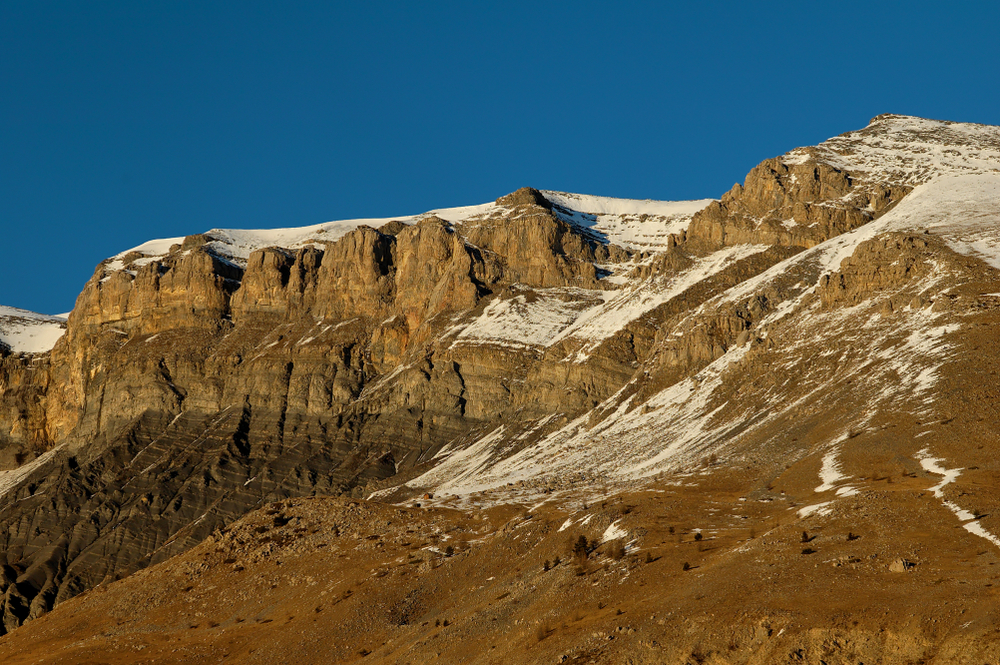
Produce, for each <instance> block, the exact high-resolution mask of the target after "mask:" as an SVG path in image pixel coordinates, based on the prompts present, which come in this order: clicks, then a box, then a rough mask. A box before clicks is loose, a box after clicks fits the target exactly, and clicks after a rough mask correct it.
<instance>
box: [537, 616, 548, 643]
mask: <svg viewBox="0 0 1000 665" xmlns="http://www.w3.org/2000/svg"><path fill="white" fill-rule="evenodd" d="M550 632H552V631H551V629H550V628H549V624H548V622H547V621H543V622H542V623H540V624H538V627H537V628H536V629H535V639H537V640H538V641H539V642H541V641H542V640H544V639H545V638H546V637H548V636H549V633H550Z"/></svg>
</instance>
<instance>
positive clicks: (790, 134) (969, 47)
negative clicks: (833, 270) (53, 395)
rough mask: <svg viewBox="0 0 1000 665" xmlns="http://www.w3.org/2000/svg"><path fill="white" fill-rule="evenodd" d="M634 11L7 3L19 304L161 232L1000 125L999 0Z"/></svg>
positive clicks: (666, 187)
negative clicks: (885, 125)
mask: <svg viewBox="0 0 1000 665" xmlns="http://www.w3.org/2000/svg"><path fill="white" fill-rule="evenodd" d="M620 5H621V3H588V2H581V1H577V2H565V3H556V2H551V3H545V2H538V3H533V2H518V1H510V2H504V3H469V2H434V3H401V2H377V1H369V2H364V3H346V2H341V3H338V2H315V3H310V2H296V3H276V2H268V3H257V2H251V1H241V2H231V3H223V2H206V1H204V0H202V1H199V2H180V1H174V2H163V3H153V2H138V3H137V2H100V3H89V2H87V3H84V2H54V1H53V2H36V1H34V0H31V1H26V2H21V1H19V0H4V1H3V2H2V3H0V234H2V235H0V304H5V305H12V306H16V307H23V308H27V309H33V310H36V311H42V312H49V313H56V312H63V311H67V310H69V309H71V308H72V306H73V301H74V300H75V298H76V295H77V293H78V292H79V291H80V289H81V287H82V286H83V284H84V282H85V281H86V280H87V279H88V278H89V276H90V275H91V274H92V272H93V270H94V267H95V266H96V265H97V264H98V263H99V262H100V261H101V260H102V259H103V258H105V257H107V256H110V255H112V254H115V253H117V252H119V251H121V250H123V249H127V248H129V247H132V246H134V245H137V244H140V243H142V242H144V241H145V240H148V239H150V238H156V237H169V236H180V235H186V234H191V233H198V232H202V231H206V230H208V229H210V228H213V227H221V228H226V227H229V228H267V227H280V226H302V225H307V224H315V223H319V222H323V221H328V220H331V219H344V218H353V217H384V216H392V215H403V214H411V213H417V212H422V211H425V210H429V209H431V208H436V207H445V206H457V205H467V204H474V203H482V202H485V201H489V200H492V199H495V198H496V197H498V196H501V195H503V194H505V193H507V192H510V191H512V190H514V189H516V188H518V187H521V186H524V185H531V186H534V187H538V188H542V189H557V190H564V191H574V192H584V193H590V194H602V195H609V196H620V197H630V198H653V199H667V200H677V199H694V198H703V197H717V196H719V195H720V194H721V193H722V192H723V191H725V190H726V189H728V188H729V187H730V186H731V185H732V184H733V183H734V182H737V181H742V180H743V177H744V175H745V174H746V172H747V171H748V170H749V169H750V168H752V167H753V166H754V165H755V164H757V163H758V162H760V161H761V160H763V159H765V158H768V157H772V156H774V155H778V154H781V153H783V152H785V151H787V150H789V149H791V148H794V147H796V146H799V145H809V144H814V143H817V142H819V141H821V140H823V139H825V138H828V137H829V136H832V135H835V134H839V133H842V132H845V131H849V130H851V129H857V128H859V127H862V126H864V125H865V124H866V123H867V122H868V120H869V119H870V118H871V117H872V116H875V115H877V114H879V113H885V112H895V113H905V114H912V115H920V116H924V117H931V118H939V119H948V120H961V121H969V122H980V123H987V124H1000V91H998V88H1000V86H998V85H997V72H998V71H1000V39H997V35H996V26H997V25H1000V8H998V6H997V3H987V2H981V3H963V4H961V5H959V4H956V3H951V4H949V5H945V6H944V9H941V7H942V4H941V3H930V2H923V3H922V2H905V3H904V2H883V3H861V2H840V3H836V4H830V3H729V2H725V3H723V2H705V1H703V2H698V3H693V2H687V3H676V4H675V3H669V2H650V3H625V6H620ZM800 5H801V6H800ZM874 5H878V6H877V7H874Z"/></svg>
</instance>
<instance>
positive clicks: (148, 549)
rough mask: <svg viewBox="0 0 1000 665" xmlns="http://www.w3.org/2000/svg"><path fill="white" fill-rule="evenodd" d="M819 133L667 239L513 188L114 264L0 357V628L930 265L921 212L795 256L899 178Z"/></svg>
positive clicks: (540, 429)
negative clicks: (883, 231)
mask: <svg viewBox="0 0 1000 665" xmlns="http://www.w3.org/2000/svg"><path fill="white" fill-rule="evenodd" d="M880 140H881V139H880ZM831 154H832V153H830V151H829V150H828V149H826V148H824V149H823V150H819V149H806V150H804V151H798V152H797V153H795V154H790V155H786V156H784V157H781V158H776V159H769V160H766V161H765V162H762V163H761V164H760V165H759V166H758V167H756V168H755V169H754V170H753V171H751V173H750V174H748V175H747V177H746V180H745V182H744V184H743V185H741V186H740V185H738V186H736V187H734V188H733V189H732V190H731V191H730V192H728V193H726V194H725V195H723V196H722V198H721V200H720V201H718V202H716V203H713V204H711V205H709V206H708V207H707V208H705V209H703V210H701V211H700V212H698V213H693V212H692V213H689V216H688V217H687V218H685V219H690V224H689V225H688V226H686V228H681V227H683V226H685V224H679V225H675V226H668V225H667V223H666V222H664V224H663V228H662V229H659V230H654V231H653V232H651V231H649V230H648V229H647V230H646V231H644V233H646V235H644V236H643V237H644V238H650V237H656V238H659V241H660V242H661V245H660V246H658V247H657V249H656V251H655V252H648V251H643V250H639V249H636V245H630V246H626V245H629V243H628V242H626V241H622V242H621V243H620V244H615V243H613V242H611V241H609V239H608V238H609V236H608V235H607V233H606V232H605V231H602V230H601V227H600V226H599V224H600V218H601V217H602V215H610V214H612V213H609V212H607V211H608V210H612V211H614V210H619V209H623V210H626V211H627V213H628V215H632V216H634V217H635V218H636V219H638V220H639V222H637V223H640V222H641V223H642V224H647V225H649V221H648V220H649V216H648V215H646V213H642V214H639V213H636V212H635V210H636V209H641V210H644V209H645V208H642V207H641V205H640V204H642V203H643V202H627V204H623V203H622V202H621V201H617V200H605V201H603V202H601V203H600V204H599V205H597V207H595V208H594V209H593V210H590V209H588V210H580V211H576V212H575V213H574V214H576V215H577V216H576V217H574V216H573V215H569V214H567V211H566V210H562V209H560V208H559V206H554V205H553V204H552V203H550V202H549V201H548V200H547V199H546V198H545V195H543V194H542V193H541V192H539V191H537V190H532V189H530V188H525V189H522V190H518V191H517V192H514V193H512V194H510V195H508V196H504V197H501V198H500V199H498V200H497V201H496V202H495V203H493V204H488V205H485V206H479V207H475V208H476V210H475V211H473V212H471V213H470V212H463V213H461V215H458V216H456V215H457V213H455V214H452V216H451V218H448V217H449V213H448V212H447V211H437V212H436V213H434V214H428V215H424V216H420V217H418V218H412V219H407V220H406V221H405V223H404V222H402V221H390V222H388V223H386V224H384V225H382V226H380V228H371V227H367V226H359V227H352V228H351V229H349V230H346V231H344V232H343V233H342V234H340V236H339V237H337V238H336V239H335V240H324V239H323V236H322V235H319V234H317V235H316V237H315V238H313V237H310V238H309V239H308V241H301V242H297V243H294V244H290V245H289V246H287V247H274V246H272V247H265V246H261V245H256V246H254V249H253V251H247V252H245V253H242V254H241V253H239V252H237V251H236V250H235V249H233V247H235V244H230V245H227V244H226V242H224V238H223V237H222V234H221V233H216V235H212V233H209V234H202V235H197V236H190V237H188V238H186V239H185V240H184V241H183V242H181V243H178V244H177V245H175V246H173V247H171V248H170V250H169V251H168V252H166V253H164V254H162V255H157V256H149V255H144V254H141V253H138V252H135V253H130V254H126V255H123V256H119V257H116V258H115V259H112V260H109V261H108V262H105V263H104V264H102V265H101V266H99V267H98V269H97V271H96V272H95V275H94V276H93V278H92V279H91V280H90V281H89V282H88V283H87V284H86V286H85V287H84V289H83V292H82V293H81V294H80V296H79V298H78V300H77V304H76V308H75V309H74V311H73V313H72V315H71V317H70V319H69V324H68V330H67V333H66V335H65V336H64V337H63V338H62V339H61V340H60V341H59V342H58V343H57V344H56V346H55V347H54V348H53V349H52V351H51V352H50V353H49V354H48V355H43V356H37V357H30V356H29V357H23V356H14V355H9V356H7V357H4V358H0V424H2V427H0V436H2V438H0V466H2V467H3V468H7V469H12V468H16V473H17V476H16V482H14V481H12V482H11V483H10V486H9V488H7V489H6V490H5V491H4V492H3V493H0V552H2V553H4V554H3V556H5V557H6V559H5V561H6V564H7V565H6V567H4V568H3V575H2V579H0V593H2V594H3V596H2V600H0V611H2V622H3V625H4V627H5V629H6V630H11V629H13V628H14V627H16V626H18V625H19V624H20V623H22V622H24V621H26V620H28V619H30V618H33V617H36V616H38V615H39V614H40V613H43V612H45V611H47V610H48V609H50V608H51V607H52V606H53V604H54V603H56V602H58V601H60V600H63V599H65V598H68V597H71V596H73V595H75V594H77V593H79V592H81V591H83V590H85V589H88V588H92V587H93V586H94V585H96V584H98V583H101V582H102V581H105V580H110V579H113V578H115V577H117V576H119V575H123V574H127V573H129V572H131V571H134V570H137V569H139V568H142V567H145V566H148V565H149V564H150V563H155V562H158V561H162V560H164V559H165V558H167V557H169V556H171V555H172V554H175V553H177V552H181V551H183V550H185V549H187V548H189V547H191V546H192V545H193V544H195V543H197V542H200V541H201V540H203V539H204V538H205V537H206V536H207V535H209V534H210V533H211V532H212V531H213V530H214V529H215V528H217V527H220V526H222V525H224V524H228V523H230V522H232V521H233V520H234V519H236V518H238V517H239V516H240V515H242V514H244V513H245V512H246V511H247V510H249V509H250V508H252V507H255V506H258V505H261V504H262V503H266V502H270V501H274V500H278V499H282V498H287V497H291V496H301V495H309V494H317V493H323V494H340V493H345V494H351V495H355V496H360V495H362V494H365V493H366V492H368V491H371V490H374V489H376V488H381V487H389V486H393V485H398V484H399V483H401V482H404V481H406V480H408V479H410V478H413V477H415V476H417V475H418V474H420V473H422V472H424V471H426V470H428V469H430V468H431V467H433V466H434V465H435V464H438V463H439V461H440V459H441V458H440V457H438V455H439V453H442V451H444V453H443V454H450V453H454V452H455V451H459V450H462V449H463V447H465V446H468V445H470V444H473V443H475V442H477V441H482V440H483V438H484V437H486V436H487V435H489V434H491V433H496V436H497V437H498V438H497V441H498V442H499V443H497V445H496V450H486V451H485V452H484V453H483V455H485V456H487V457H488V456H489V455H492V454H496V455H501V454H503V455H509V454H512V451H515V452H516V451H517V450H520V449H521V448H522V447H524V446H527V445H529V444H531V443H532V442H534V441H537V440H539V438H540V437H544V436H546V435H549V434H552V433H554V432H556V430H558V429H559V428H562V427H564V426H565V425H566V424H567V423H573V422H578V423H584V422H586V424H587V425H590V426H594V425H597V424H598V423H601V422H603V420H604V419H607V418H608V417H610V414H613V413H616V412H618V411H622V412H624V411H626V410H628V409H629V408H633V407H635V406H638V405H640V404H643V403H644V401H645V400H646V399H647V398H649V397H650V396H652V395H654V394H658V393H659V392H661V391H662V390H663V389H665V388H667V387H670V386H674V385H677V384H678V383H679V382H681V381H684V380H688V379H691V380H692V383H694V378H693V377H696V375H697V374H698V373H699V372H700V371H702V370H704V369H705V368H706V367H707V366H708V365H710V364H711V363H713V362H714V361H716V360H718V359H719V358H721V357H722V356H724V355H725V354H727V353H728V352H729V351H731V350H732V349H735V348H741V349H746V354H747V358H749V359H750V360H748V361H747V362H748V363H751V362H756V361H755V360H754V358H758V357H764V356H766V355H767V354H768V353H771V350H770V346H769V345H771V344H772V342H771V336H770V335H769V333H770V331H771V330H772V329H773V326H774V321H775V320H776V319H777V318H778V317H777V314H780V313H782V312H783V311H791V309H792V308H786V309H785V310H782V307H784V306H785V305H786V304H788V303H791V304H792V305H794V306H795V307H798V306H799V305H800V304H803V303H804V304H809V303H818V305H817V306H820V307H825V308H827V309H828V310H834V309H839V308H845V307H850V306H853V305H854V304H855V303H857V302H860V301H861V300H863V299H865V298H867V297H868V296H869V295H870V294H871V293H873V292H875V291H879V290H880V289H881V290H886V289H889V288H890V287H891V286H892V285H894V284H899V283H901V282H903V281H906V280H908V279H911V278H913V277H918V278H919V277H920V276H922V275H925V274H926V270H928V267H927V266H928V265H930V264H929V263H928V262H927V261H925V260H924V254H923V252H924V251H925V250H926V247H927V246H929V245H928V243H931V244H933V242H934V241H933V240H928V239H926V238H921V237H920V236H919V235H917V234H914V233H904V234H897V235H893V234H888V235H882V236H879V237H878V238H875V239H873V240H871V241H870V243H868V244H864V245H862V246H861V247H860V248H859V249H858V251H857V252H855V253H854V256H853V257H852V258H851V259H850V260H849V261H846V262H845V263H844V264H843V265H842V266H840V267H839V270H831V269H829V267H825V268H824V267H823V266H822V265H821V262H819V260H818V259H815V260H814V259H809V260H804V261H800V262H795V261H794V259H795V257H797V256H799V255H800V254H801V253H802V252H803V251H804V250H805V249H806V248H810V247H815V246H817V245H818V244H820V243H822V242H824V241H826V240H828V239H830V238H833V237H835V236H837V235H838V234H842V233H844V232H845V231H849V230H851V229H855V228H857V227H859V226H861V225H863V224H866V223H869V222H871V221H872V220H875V219H877V218H880V217H881V216H883V215H885V214H886V213H887V212H889V211H890V210H891V209H893V207H894V206H895V205H896V204H897V203H898V202H899V201H900V200H901V199H902V198H903V197H904V196H906V195H907V192H909V191H910V189H911V188H912V187H913V186H914V181H912V180H908V179H907V178H904V177H896V176H894V175H893V176H891V177H890V176H889V175H885V174H879V173H875V172H874V171H872V170H871V169H870V168H869V169H868V170H865V169H864V168H861V167H860V166H858V165H857V164H861V162H857V163H855V162H851V161H850V160H849V159H847V158H846V157H844V158H843V159H842V160H840V161H838V159H840V157H843V155H840V153H837V155H838V157H837V158H836V159H835V158H833V157H831ZM845 154H846V153H845ZM867 163H868V162H865V163H864V164H867ZM566 200H568V199H566ZM650 209H651V210H654V208H650ZM654 212H655V210H654ZM577 213H578V214H577ZM623 214H624V213H623ZM652 214H653V213H650V215H652ZM690 214H694V216H693V218H691V217H690ZM663 219H666V217H665V216H664V217H663ZM887 219H888V217H887ZM574 220H575V221H574ZM604 228H605V229H606V230H608V229H610V228H611V227H607V226H606V227H604ZM615 228H618V227H615ZM619 230H620V228H619ZM608 232H610V231H608ZM627 236H628V234H627V233H626V234H624V235H623V236H621V237H625V238H626V239H627ZM922 243H923V244H922ZM640 247H641V245H640ZM802 256H805V254H802ZM897 259H898V260H897ZM782 262H784V263H782ZM776 266H778V268H775V267H776ZM769 270H778V271H779V272H780V274H772V273H768V271H769ZM765 274H766V276H767V279H766V280H762V281H760V283H759V284H758V283H757V282H755V281H754V280H755V279H756V278H757V277H759V276H762V275H765ZM824 274H825V276H824ZM744 285H746V288H743V289H742V290H741V288H742V287H743V286H744ZM814 287H815V288H814ZM734 293H735V295H734ZM903 297H904V296H902V295H901V296H899V298H903ZM912 297H913V294H912V293H909V292H907V293H906V298H912ZM908 303H909V300H907V301H906V303H903V302H902V301H900V302H898V303H897V302H891V303H890V305H889V306H890V307H891V308H893V309H899V308H900V307H903V306H906V305H907V304H908ZM803 306H805V305H803ZM748 366H750V365H748ZM764 371H765V370H761V372H762V373H763V372H764ZM692 390H694V387H692ZM630 400H631V401H630ZM629 405H631V406H629ZM625 407H627V408H625ZM580 426H581V427H583V426H584V425H580ZM484 459H485V458H484ZM473 471H475V469H473ZM470 473H472V472H470ZM12 477H13V476H12ZM567 482H569V481H567ZM3 562H4V560H3V559H0V563H3Z"/></svg>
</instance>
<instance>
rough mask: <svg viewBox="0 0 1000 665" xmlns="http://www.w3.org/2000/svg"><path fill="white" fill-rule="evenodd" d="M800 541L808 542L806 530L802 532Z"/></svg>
mask: <svg viewBox="0 0 1000 665" xmlns="http://www.w3.org/2000/svg"><path fill="white" fill-rule="evenodd" d="M802 542H803V543H808V542H809V533H808V532H806V531H803V532H802Z"/></svg>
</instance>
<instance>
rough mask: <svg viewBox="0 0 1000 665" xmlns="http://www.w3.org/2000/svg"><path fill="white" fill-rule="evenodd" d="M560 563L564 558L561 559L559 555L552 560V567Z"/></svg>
mask: <svg viewBox="0 0 1000 665" xmlns="http://www.w3.org/2000/svg"><path fill="white" fill-rule="evenodd" d="M560 563H562V559H560V558H559V557H556V558H555V559H553V560H552V567H553V568H555V567H556V566H558V565H559V564H560Z"/></svg>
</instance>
